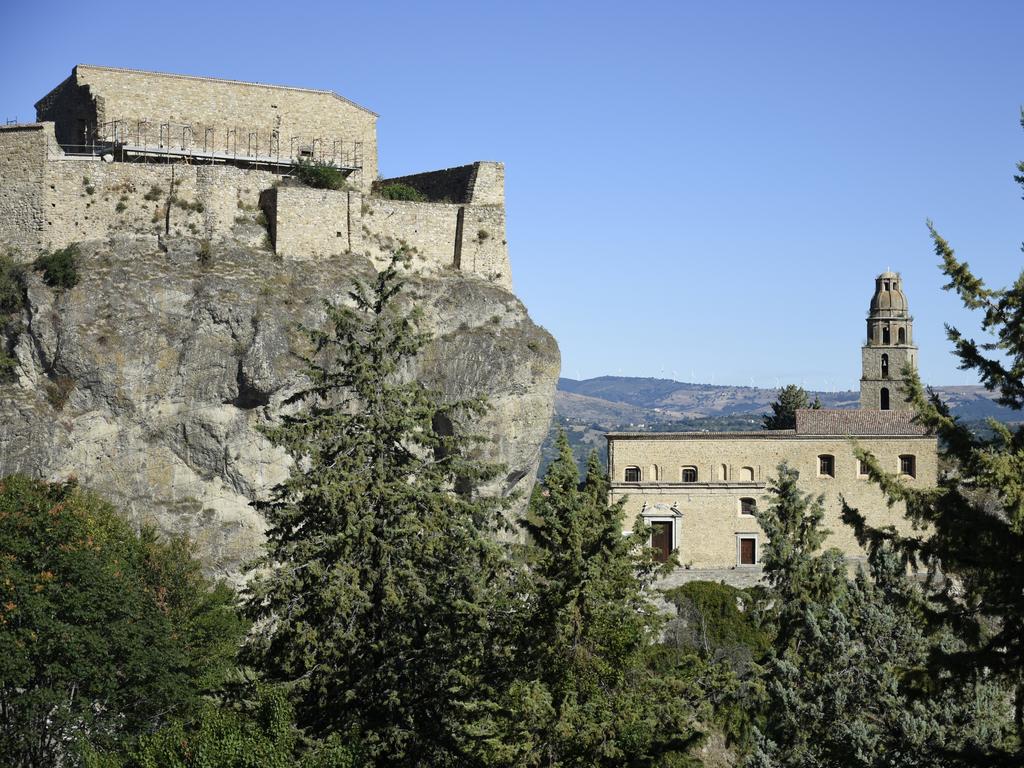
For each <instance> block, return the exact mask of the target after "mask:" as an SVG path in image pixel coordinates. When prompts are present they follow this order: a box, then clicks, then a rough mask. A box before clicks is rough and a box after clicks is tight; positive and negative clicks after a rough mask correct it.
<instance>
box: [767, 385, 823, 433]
mask: <svg viewBox="0 0 1024 768" xmlns="http://www.w3.org/2000/svg"><path fill="white" fill-rule="evenodd" d="M771 406H772V412H771V413H766V414H765V415H764V418H763V421H764V423H763V425H762V429H793V428H794V427H796V412H797V409H799V408H808V407H810V408H815V409H817V408H821V400H819V399H818V398H817V397H815V398H814V402H813V403H811V402H809V401H808V398H807V391H806V390H805V389H804V388H803V387H798V386H797V385H796V384H787V385H786V386H784V387H783V388H782V389H780V390H779V396H778V398H777V399H776V400H775V402H774V403H772V404H771Z"/></svg>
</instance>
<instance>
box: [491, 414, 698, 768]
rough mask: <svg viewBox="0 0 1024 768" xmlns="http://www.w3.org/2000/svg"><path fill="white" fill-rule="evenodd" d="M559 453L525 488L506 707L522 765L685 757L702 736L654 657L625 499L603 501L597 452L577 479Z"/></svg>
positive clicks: (685, 697) (653, 617)
mask: <svg viewBox="0 0 1024 768" xmlns="http://www.w3.org/2000/svg"><path fill="white" fill-rule="evenodd" d="M557 447H558V457H557V458H556V459H555V461H554V462H552V463H551V465H550V466H549V467H548V471H547V474H546V475H545V477H544V480H543V482H542V484H541V488H540V489H539V490H538V491H537V492H536V493H535V494H534V497H533V499H532V503H531V505H530V514H529V517H528V519H527V521H526V522H525V526H526V528H527V530H528V532H529V534H530V537H531V545H530V546H529V548H528V549H529V553H528V559H529V561H530V563H531V565H532V569H531V572H530V575H529V577H528V582H529V583H528V587H527V589H526V590H525V593H526V594H527V595H528V600H529V605H528V607H527V608H526V609H525V610H524V612H523V618H524V629H523V631H522V635H521V638H522V639H521V641H520V642H519V643H518V646H519V650H520V656H519V658H518V659H517V679H516V682H515V683H514V685H513V686H512V693H511V696H510V704H509V710H510V712H511V714H512V722H513V724H514V725H516V726H517V727H518V729H519V730H518V733H517V734H516V735H514V736H512V737H509V738H508V739H507V742H508V743H515V742H516V741H517V739H518V740H519V742H520V743H521V744H526V745H528V748H526V749H523V750H522V752H523V754H520V755H519V756H518V763H519V764H526V765H543V766H580V767H582V766H613V765H614V766H621V765H650V764H653V763H654V761H655V760H657V759H663V758H664V757H665V756H666V755H669V754H674V755H677V756H680V755H684V754H685V753H686V752H687V750H688V749H689V748H690V747H691V746H692V745H693V744H694V743H696V742H697V741H698V740H699V738H700V734H699V733H697V731H696V729H695V727H694V725H693V723H692V713H693V704H692V701H690V700H689V699H691V698H693V697H695V696H696V693H695V691H694V690H693V688H692V686H689V685H688V684H687V682H686V681H685V680H683V679H681V678H680V677H678V676H676V675H674V674H672V673H671V672H663V671H658V670H656V669H655V668H654V667H653V665H652V664H651V663H650V661H651V650H652V646H653V644H654V643H655V642H656V641H657V640H658V639H659V634H660V630H661V627H662V622H663V618H662V617H661V616H660V615H659V614H658V612H657V610H656V609H655V606H654V605H653V604H652V602H651V599H650V595H649V593H648V592H647V587H648V586H649V584H650V581H651V577H652V575H653V574H654V571H655V567H656V566H655V563H654V562H653V560H652V558H651V551H650V550H649V549H648V548H647V546H646V542H647V537H648V535H649V532H648V531H647V530H646V529H645V528H644V526H643V525H642V524H640V525H638V527H637V528H636V529H635V530H634V531H633V532H632V533H631V534H629V535H623V506H622V504H621V503H618V504H615V505H612V506H609V505H608V480H607V477H606V473H605V471H604V468H603V467H602V466H601V463H600V461H599V460H598V458H597V455H596V454H595V453H592V454H591V455H590V457H589V460H588V463H587V472H586V477H585V479H584V481H583V482H582V483H580V480H579V474H578V470H577V468H576V462H575V459H574V458H573V455H572V449H571V447H570V446H569V441H568V440H567V439H566V436H565V434H564V433H560V434H559V436H558V442H557Z"/></svg>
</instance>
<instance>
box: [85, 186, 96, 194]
mask: <svg viewBox="0 0 1024 768" xmlns="http://www.w3.org/2000/svg"><path fill="white" fill-rule="evenodd" d="M85 194H87V195H95V194H96V187H94V186H92V185H91V184H90V185H89V186H87V187H86V188H85Z"/></svg>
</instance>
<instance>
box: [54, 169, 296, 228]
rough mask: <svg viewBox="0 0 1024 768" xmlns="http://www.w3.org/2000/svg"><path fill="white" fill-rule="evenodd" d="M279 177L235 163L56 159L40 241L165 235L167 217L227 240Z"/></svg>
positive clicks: (173, 225) (173, 222) (252, 214)
mask: <svg viewBox="0 0 1024 768" xmlns="http://www.w3.org/2000/svg"><path fill="white" fill-rule="evenodd" d="M172 174H173V176H172ZM172 178H173V184H174V190H173V196H172V195H171V194H170V192H171V184H172ZM276 178H277V177H276V176H275V175H274V174H272V173H268V172H266V171H244V170H242V169H239V168H234V167H231V166H193V165H183V164H180V163H174V164H160V163H104V162H103V161H102V160H99V159H93V158H82V157H66V158H63V159H58V160H54V161H52V162H50V163H47V165H46V175H45V183H44V189H43V192H44V200H45V205H44V211H45V213H46V221H45V225H44V228H43V232H42V236H41V245H42V246H43V247H49V248H59V247H63V246H65V245H68V244H70V243H73V242H78V241H81V240H91V239H100V238H106V237H109V236H111V235H112V234H115V233H125V232H134V233H138V234H164V233H165V232H166V231H168V224H169V233H170V234H172V235H192V236H196V237H202V238H207V239H211V240H223V239H227V238H228V237H229V236H230V235H231V233H232V229H233V225H234V223H235V221H236V219H254V218H255V215H256V212H257V210H258V203H259V195H260V192H261V191H262V190H263V189H265V188H267V187H269V186H270V185H271V184H272V183H273V182H274V181H275V180H276ZM169 201H170V202H169Z"/></svg>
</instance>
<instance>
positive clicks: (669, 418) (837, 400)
mask: <svg viewBox="0 0 1024 768" xmlns="http://www.w3.org/2000/svg"><path fill="white" fill-rule="evenodd" d="M934 389H935V391H936V392H938V393H939V395H940V397H942V399H943V401H944V402H946V404H947V405H949V407H950V409H951V410H952V412H953V414H954V415H956V416H959V417H960V418H961V419H963V420H964V421H968V422H977V421H982V420H983V419H987V418H993V419H996V420H997V421H1005V422H1008V423H1013V422H1019V421H1022V420H1024V416H1022V414H1021V413H1020V412H1018V411H1013V410H1010V409H1009V408H1004V407H1002V406H1000V405H999V404H998V403H996V402H995V401H994V400H993V396H992V393H990V392H988V390H986V389H985V388H984V387H982V386H948V387H934ZM809 394H810V397H811V399H812V400H813V399H814V398H815V397H817V398H819V399H820V400H821V404H822V405H823V406H824V407H825V408H856V407H857V405H858V402H859V398H860V395H859V393H858V392H855V391H845V392H810V393H809ZM777 396H778V390H777V389H762V388H759V387H733V386H728V385H716V384H691V383H687V382H682V381H673V380H672V379H655V378H642V377H633V376H598V377H597V378H593V379H583V380H576V379H564V378H563V379H559V380H558V391H557V392H556V393H555V419H554V421H553V422H552V427H551V432H550V434H549V435H548V439H547V441H546V442H545V444H544V458H543V460H542V462H541V472H543V470H544V468H545V467H546V466H547V464H548V462H549V461H550V459H551V458H553V455H554V451H553V449H554V438H555V435H556V434H557V430H558V428H559V427H562V428H563V429H565V430H566V432H567V434H568V436H569V441H570V443H571V444H572V446H573V451H574V452H575V453H576V458H577V460H578V461H579V462H580V463H581V466H582V462H583V461H584V460H585V457H586V454H587V453H589V451H590V450H591V449H592V448H597V449H598V452H599V453H600V454H601V455H602V456H603V454H604V443H605V441H604V433H605V432H612V431H616V430H636V431H645V430H649V431H652V432H663V431H669V430H679V431H690V430H708V431H722V432H732V431H742V430H753V429H760V428H761V416H762V415H763V414H764V413H766V412H767V411H768V410H770V406H771V403H773V402H774V401H775V399H776V397H777Z"/></svg>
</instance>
